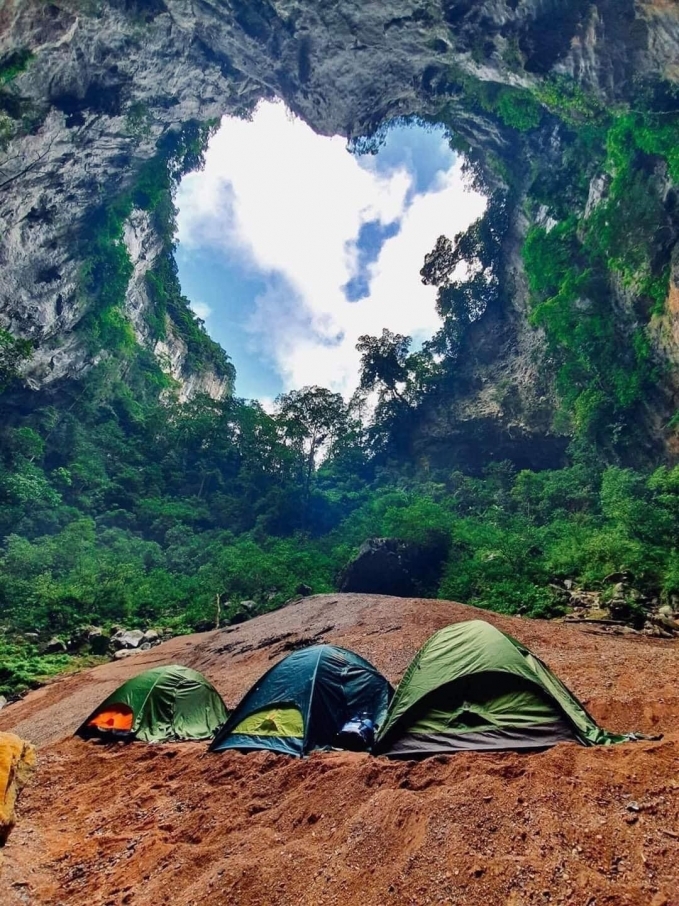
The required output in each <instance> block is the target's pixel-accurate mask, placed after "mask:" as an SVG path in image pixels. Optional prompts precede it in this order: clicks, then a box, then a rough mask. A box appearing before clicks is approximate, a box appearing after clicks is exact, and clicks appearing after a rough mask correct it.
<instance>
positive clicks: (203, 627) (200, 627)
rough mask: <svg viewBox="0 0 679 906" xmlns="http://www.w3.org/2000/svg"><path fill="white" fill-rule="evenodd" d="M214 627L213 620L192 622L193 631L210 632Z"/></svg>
mask: <svg viewBox="0 0 679 906" xmlns="http://www.w3.org/2000/svg"><path fill="white" fill-rule="evenodd" d="M214 628H215V622H214V620H198V622H196V623H194V624H193V631H194V632H212V630H213V629H214Z"/></svg>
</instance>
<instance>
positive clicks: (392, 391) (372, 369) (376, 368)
mask: <svg viewBox="0 0 679 906" xmlns="http://www.w3.org/2000/svg"><path fill="white" fill-rule="evenodd" d="M411 342H412V341H411V339H410V337H404V336H403V335H402V334H400V333H392V332H391V331H390V330H387V328H386V327H385V328H384V330H383V331H382V336H381V337H371V336H368V335H367V334H364V335H363V336H362V337H359V338H358V343H357V344H356V349H357V350H358V351H359V352H360V353H361V380H360V384H359V387H360V389H361V390H363V391H366V392H372V391H374V390H376V391H377V392H378V393H379V396H380V401H383V400H384V399H385V398H388V397H392V398H395V399H397V400H401V401H403V402H405V399H404V396H403V391H402V390H400V389H399V386H402V385H405V384H406V383H407V381H408V350H409V349H410V343H411Z"/></svg>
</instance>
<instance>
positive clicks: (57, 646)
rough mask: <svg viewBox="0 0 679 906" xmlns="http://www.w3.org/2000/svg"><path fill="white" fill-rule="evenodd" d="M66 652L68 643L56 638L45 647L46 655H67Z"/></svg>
mask: <svg viewBox="0 0 679 906" xmlns="http://www.w3.org/2000/svg"><path fill="white" fill-rule="evenodd" d="M66 651H67V647H66V642H64V641H63V640H62V639H58V638H57V637H56V636H54V637H53V638H51V639H50V640H49V642H48V643H47V644H46V645H45V654H66Z"/></svg>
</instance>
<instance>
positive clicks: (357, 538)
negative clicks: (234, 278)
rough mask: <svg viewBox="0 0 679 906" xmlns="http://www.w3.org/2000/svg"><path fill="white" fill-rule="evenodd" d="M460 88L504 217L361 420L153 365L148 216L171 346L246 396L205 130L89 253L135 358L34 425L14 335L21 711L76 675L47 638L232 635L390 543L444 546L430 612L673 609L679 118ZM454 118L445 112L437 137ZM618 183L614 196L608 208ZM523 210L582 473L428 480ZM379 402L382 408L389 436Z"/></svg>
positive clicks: (531, 277) (381, 365)
mask: <svg viewBox="0 0 679 906" xmlns="http://www.w3.org/2000/svg"><path fill="white" fill-rule="evenodd" d="M445 88H446V92H447V93H448V94H450V93H451V92H452V93H453V94H455V93H457V99H456V103H464V104H465V105H467V106H468V107H469V108H470V109H480V110H482V111H483V112H484V113H485V114H488V115H491V116H496V117H497V118H498V119H499V121H500V122H501V123H502V124H503V125H504V126H506V127H509V129H510V130H511V134H513V135H514V137H515V141H516V145H515V147H514V149H513V152H512V153H513V160H514V161H515V163H516V166H515V167H514V169H512V166H511V162H512V158H510V159H509V160H508V161H502V162H500V161H492V160H491V161H490V169H491V171H494V172H493V173H492V174H491V175H490V176H489V171H488V169H487V168H486V171H485V174H484V167H483V166H482V165H481V163H480V162H479V161H478V160H475V158H474V154H473V149H466V150H467V157H468V161H469V164H468V166H469V168H470V171H471V173H472V176H473V178H475V179H476V180H477V182H481V183H482V184H483V185H484V187H485V188H486V191H487V194H488V196H489V203H488V207H487V211H486V214H485V215H484V216H483V217H482V218H481V220H480V221H479V222H478V223H476V224H474V225H473V226H472V227H471V228H470V230H469V231H468V232H467V233H466V234H464V235H462V236H457V237H454V239H453V240H451V239H448V238H446V237H441V239H440V240H439V242H438V244H437V246H436V248H435V249H434V250H433V251H432V253H431V254H430V255H428V256H427V259H426V261H425V262H424V266H423V269H422V278H423V280H424V281H425V282H428V283H431V284H432V285H435V286H437V287H438V288H439V289H438V292H439V295H438V305H439V312H440V314H441V318H442V327H441V330H440V331H439V333H438V334H437V335H436V336H435V337H434V338H433V339H432V340H431V341H430V342H429V343H426V344H425V345H424V347H423V348H422V349H420V350H418V351H416V352H411V350H410V340H409V338H407V337H402V336H398V335H393V334H391V333H389V331H386V330H385V331H384V332H383V334H382V336H381V337H369V336H366V337H362V338H361V341H360V343H359V347H358V348H359V351H360V352H361V356H362V371H361V377H360V386H359V389H358V390H357V393H356V395H355V396H354V398H353V399H352V400H351V401H350V402H346V401H344V400H343V399H342V398H341V397H339V396H338V395H336V394H332V393H330V392H329V391H327V390H324V389H322V388H318V387H309V388H302V389H301V390H298V391H293V392H291V393H288V394H285V395H284V396H282V397H281V398H280V399H279V400H278V401H277V406H276V411H275V412H274V413H273V414H268V413H267V412H265V411H264V410H263V409H262V408H261V407H260V406H259V405H258V404H257V403H256V402H246V401H243V400H240V399H237V398H235V397H229V398H227V399H226V400H224V401H223V402H219V403H218V402H214V401H212V400H209V399H207V398H203V399H201V398H198V399H195V400H193V401H191V402H190V403H187V404H185V405H180V404H179V403H178V402H177V399H176V396H175V394H174V387H173V384H172V381H171V380H170V379H169V378H168V377H167V376H166V375H165V374H163V372H162V371H161V370H160V368H159V367H158V365H157V363H156V361H155V359H154V358H153V356H152V355H151V354H150V353H149V352H147V351H144V350H143V349H142V348H141V347H139V346H138V345H137V343H136V342H135V340H134V336H133V334H132V331H131V327H130V325H129V323H128V322H127V321H126V319H125V317H124V315H123V313H122V301H123V298H124V293H125V287H126V285H127V280H128V279H129V273H130V262H129V258H128V256H127V253H126V250H125V246H124V244H123V242H122V231H123V225H124V222H125V220H126V218H127V217H128V216H129V214H130V211H131V210H132V209H133V208H141V209H143V210H145V211H147V212H149V214H150V215H151V216H153V217H154V218H156V224H157V226H158V227H159V229H160V231H161V235H162V236H163V238H164V241H165V243H166V246H165V250H164V254H163V255H161V257H160V258H159V263H158V264H157V266H156V267H155V268H154V269H153V271H152V272H151V273H150V274H149V277H148V282H149V289H150V293H151V298H152V299H153V302H154V310H153V312H152V316H151V319H150V324H151V329H152V331H153V333H154V336H155V337H162V336H163V332H164V330H166V329H167V323H168V321H167V315H169V316H170V317H171V319H172V321H173V323H174V324H175V325H177V326H178V329H179V331H180V333H181V335H182V336H183V338H184V339H185V342H186V343H187V345H188V347H189V350H190V358H191V361H190V365H191V367H192V368H195V369H199V370H200V369H201V368H212V369H216V370H217V371H218V372H219V373H220V374H222V375H224V376H226V377H227V378H229V379H231V380H232V379H233V369H232V366H231V364H230V362H229V361H228V358H227V357H226V356H225V354H224V353H223V351H222V350H220V349H219V347H217V346H216V344H214V343H213V342H212V341H211V340H210V339H209V337H208V336H207V334H206V333H205V331H204V330H203V328H202V326H201V324H200V323H199V322H197V321H196V319H194V318H193V316H192V315H191V313H190V311H189V309H188V304H187V303H186V300H185V299H184V298H183V297H182V295H181V291H180V288H179V285H178V281H177V277H176V270H175V267H174V263H173V257H172V252H173V246H172V241H173V240H172V237H173V234H174V208H173V204H172V190H173V186H174V185H176V183H177V181H178V179H179V178H180V177H181V175H182V174H183V173H184V172H187V171H188V170H189V169H191V168H194V167H196V166H199V165H200V162H201V155H202V148H203V147H204V143H205V140H206V137H207V135H208V134H209V127H199V126H197V125H196V124H190V125H189V126H188V127H187V128H186V129H185V130H184V131H183V132H182V133H180V134H176V135H173V136H170V137H169V138H168V139H166V140H165V142H164V143H163V144H162V145H161V147H160V148H159V153H158V156H157V158H156V159H154V161H152V162H151V163H150V164H149V165H148V166H147V168H146V169H145V170H143V171H142V173H141V174H140V177H139V180H138V182H137V183H136V185H135V186H134V188H133V189H132V190H131V192H129V193H127V194H126V195H125V196H124V197H122V198H119V199H114V200H112V201H111V203H110V204H108V205H107V206H106V207H104V208H103V209H102V210H101V211H99V212H98V214H97V217H96V218H95V220H94V221H93V223H92V224H91V225H90V228H89V230H88V232H87V236H88V238H87V243H86V247H85V258H86V261H87V265H86V267H85V269H84V272H83V275H82V292H83V293H85V294H86V295H87V296H88V298H89V299H90V300H91V308H90V310H91V315H90V317H89V318H88V320H87V321H86V323H85V324H84V327H83V329H84V330H85V331H86V332H87V336H88V338H89V340H90V341H91V342H92V343H93V344H96V345H97V346H98V348H104V349H107V350H109V351H111V350H114V351H115V353H116V355H114V356H109V357H108V358H105V359H104V360H103V361H102V362H101V363H100V364H99V365H98V366H97V367H96V368H95V369H94V370H93V371H91V372H90V373H89V375H88V376H87V377H86V378H85V379H84V380H83V381H81V382H80V383H78V384H77V385H73V386H71V387H67V388H64V389H63V390H62V391H61V395H60V396H59V397H58V398H57V397H54V398H52V399H48V400H46V399H44V398H40V399H38V398H37V397H36V398H35V399H31V401H30V403H29V404H28V411H27V398H26V395H25V394H22V393H20V392H18V391H17V390H16V386H17V385H16V383H15V382H13V377H14V375H15V374H16V370H17V368H18V367H19V364H20V362H21V359H22V358H23V357H25V356H26V355H27V354H28V352H29V349H28V348H26V345H25V344H24V345H21V344H17V343H16V342H15V341H13V340H12V339H11V338H10V337H9V336H8V335H5V334H3V333H1V332H0V390H1V389H3V388H5V394H4V395H2V396H0V538H2V539H3V540H2V546H1V547H0V614H1V616H2V622H3V626H4V635H0V664H1V666H0V693H1V692H3V691H4V692H5V693H7V692H13V691H16V690H19V689H22V688H26V687H27V686H30V685H31V684H33V683H34V682H35V681H36V679H37V678H38V677H39V676H41V675H45V674H47V673H50V672H54V671H57V670H61V669H64V668H65V667H66V666H68V665H69V664H72V660H71V659H70V658H69V657H67V656H66V655H50V656H41V655H39V650H40V649H39V644H38V642H37V640H36V639H35V638H31V640H30V641H29V640H26V638H25V635H24V634H25V633H38V634H39V635H40V638H41V639H42V640H44V639H46V638H47V637H49V636H51V635H53V634H57V635H60V636H61V637H63V638H68V637H69V636H70V635H71V634H73V633H74V632H75V631H76V630H77V629H78V627H81V626H83V625H85V624H98V625H103V626H110V625H112V624H123V625H125V626H126V627H134V626H141V627H143V628H146V627H148V626H169V627H172V628H173V629H174V630H176V631H187V630H191V629H192V628H194V627H197V626H201V625H203V624H204V623H205V622H206V621H210V620H212V619H213V618H214V609H215V607H214V601H215V596H216V595H221V596H222V599H223V601H225V602H229V603H226V604H225V605H224V612H223V616H224V617H225V618H227V619H228V617H229V616H232V615H233V614H235V613H236V611H237V610H238V605H239V602H240V601H241V600H242V599H250V600H254V601H255V602H257V606H258V608H259V610H260V611H265V610H268V609H272V608H275V607H277V606H280V605H281V604H283V603H284V602H285V601H286V600H288V599H289V598H290V597H292V596H294V595H295V593H296V589H297V587H298V586H299V585H300V584H301V583H304V584H307V585H309V586H311V588H312V589H313V591H314V592H324V591H331V590H333V588H334V587H335V582H336V577H337V574H338V572H339V570H340V569H341V568H342V567H343V566H344V565H345V564H346V562H347V560H348V559H349V558H350V556H351V555H352V554H353V553H355V551H356V550H357V548H358V547H359V546H360V544H361V543H362V542H363V541H364V540H365V539H366V538H367V537H370V536H397V537H401V538H404V539H409V540H414V541H426V540H428V539H429V538H431V537H438V538H440V537H445V538H446V539H447V541H448V542H449V545H450V546H449V554H448V558H447V561H446V564H445V568H444V572H443V576H442V578H441V581H440V584H439V586H438V587H437V588H432V589H431V594H432V595H439V596H441V597H445V598H453V599H456V600H460V601H465V602H468V603H473V604H477V605H480V606H482V607H487V608H492V609H494V610H498V611H502V612H507V613H519V614H525V615H527V616H550V615H555V614H557V613H558V612H559V610H560V606H561V605H560V603H559V601H560V599H559V597H558V596H557V595H556V594H555V592H554V588H553V587H552V585H553V583H554V582H557V581H560V580H564V579H572V580H574V581H576V582H578V583H581V584H583V585H584V586H587V587H594V588H596V587H598V586H599V585H600V583H602V581H603V579H604V578H605V576H606V575H607V574H609V573H612V572H614V571H618V570H623V569H624V570H629V571H631V572H632V573H633V574H634V576H635V579H636V583H637V586H638V587H639V588H641V589H642V590H644V591H645V592H647V593H648V594H650V595H656V596H658V597H661V598H670V597H671V596H673V595H679V551H677V547H676V543H677V538H679V467H675V468H668V467H666V466H661V467H660V468H652V467H650V466H649V465H648V460H647V459H645V460H643V459H641V458H637V459H636V460H635V458H634V450H635V445H636V444H637V442H638V439H639V433H638V432H639V431H640V430H641V429H640V425H641V424H642V421H643V419H642V412H643V401H644V397H645V394H648V393H651V392H652V391H653V387H654V386H655V385H656V384H657V383H658V381H660V380H662V374H661V373H660V371H659V368H658V364H657V362H655V361H654V358H653V355H652V352H651V344H650V342H649V336H650V333H649V331H651V330H653V329H657V327H658V324H659V323H660V322H661V321H662V317H663V313H664V305H665V299H666V297H667V293H668V285H669V267H670V261H669V254H670V248H671V241H670V240H671V239H673V238H674V235H675V233H674V231H675V230H676V226H677V225H676V219H675V218H676V214H675V202H676V193H675V188H674V187H675V186H676V184H677V183H678V182H679V158H678V157H677V148H679V113H678V112H677V111H678V110H679V104H678V102H677V98H676V95H675V93H674V92H672V91H670V90H669V89H667V88H666V86H654V87H652V88H649V87H644V88H640V90H639V97H638V99H637V100H636V102H635V104H634V105H627V106H626V107H622V106H621V108H620V109H619V110H610V109H606V110H603V109H602V108H601V107H600V105H599V104H598V103H597V102H596V100H594V99H592V98H589V97H588V96H586V95H585V94H583V93H582V91H581V90H580V89H577V87H575V86H572V85H569V84H568V83H566V82H563V81H553V82H547V83H545V84H543V86H542V87H541V88H540V89H539V91H536V92H534V93H528V92H525V91H522V90H518V89H507V88H504V87H502V86H493V85H488V84H486V85H482V84H480V83H471V82H470V81H469V79H467V78H465V79H461V77H460V76H459V74H455V73H452V74H450V77H449V82H448V84H447V86H445ZM441 92H442V93H443V89H441ZM448 116H450V111H449V110H448V109H447V108H444V109H442V111H441V114H440V116H439V117H438V119H440V120H442V121H444V122H445V121H446V118H447V117H448ZM546 117H549V118H551V119H552V120H553V122H554V124H555V128H556V129H558V130H560V132H559V135H560V139H559V144H558V150H557V151H556V152H555V155H556V156H555V159H554V160H553V161H552V163H551V165H550V167H549V168H548V172H547V171H546V170H545V169H544V168H534V169H533V170H532V171H530V172H528V173H527V172H526V171H527V169H529V168H526V167H525V165H524V164H525V160H532V159H535V155H534V154H532V150H531V142H532V135H533V132H534V131H535V130H536V129H537V128H538V127H539V126H540V124H541V123H542V122H543V121H544V118H546ZM453 141H457V143H458V145H459V144H460V143H459V141H458V140H456V139H453ZM533 150H534V149H533ZM485 164H486V165H488V164H489V162H488V161H486V162H485ZM498 174H499V175H498ZM594 177H599V178H600V185H601V192H600V198H599V199H598V200H597V203H593V202H592V201H591V199H590V204H589V205H588V196H589V191H590V184H591V181H592V179H593V178H594ZM517 199H518V200H519V203H520V204H521V205H522V206H523V207H524V209H525V211H526V213H527V214H528V215H529V217H530V219H531V221H532V222H533V223H534V225H533V226H532V227H531V228H530V230H529V231H528V234H527V236H526V238H525V242H524V246H523V259H524V263H525V269H526V274H527V278H528V283H529V287H530V294H531V302H530V304H531V317H532V320H533V322H534V324H535V326H536V328H540V329H542V330H543V331H544V333H545V336H546V338H547V345H548V350H547V354H548V356H549V359H548V360H547V361H545V363H544V367H545V368H548V369H549V370H550V373H555V374H556V388H555V390H556V395H557V405H556V406H555V412H554V425H553V429H554V431H555V432H557V433H561V434H562V435H563V436H564V437H567V438H569V439H570V447H569V451H568V456H567V462H566V463H565V464H564V466H563V468H560V469H551V470H546V471H541V472H534V471H525V470H519V469H517V468H516V466H515V465H514V464H512V463H511V462H501V463H492V464H490V465H485V466H484V464H483V463H479V464H478V465H477V467H476V468H475V469H474V470H473V471H470V469H468V468H467V469H466V470H465V469H464V468H462V467H461V466H460V464H459V463H458V462H456V460H455V456H454V451H452V452H451V459H450V463H449V465H448V466H447V467H441V468H436V469H431V468H425V466H424V464H421V463H418V462H417V461H413V459H412V455H411V452H412V451H411V448H410V447H409V445H408V438H409V437H410V436H411V434H412V433H413V432H414V431H415V430H416V428H417V425H418V419H419V418H420V416H421V412H422V411H423V407H425V406H426V404H427V401H428V400H429V399H430V398H431V396H432V394H434V395H435V394H436V392H437V390H439V389H440V388H441V387H442V386H445V387H446V389H447V391H452V392H454V388H455V381H456V373H457V372H456V366H457V364H458V363H459V362H460V361H461V357H463V356H464V354H465V348H466V347H465V341H466V337H467V336H468V332H469V330H470V329H471V327H472V325H474V324H475V323H476V322H477V321H479V320H480V319H481V318H483V316H484V314H485V313H486V312H487V311H488V310H489V308H491V307H493V306H496V305H501V304H502V300H503V296H504V294H505V293H507V292H509V291H510V290H511V288H510V287H508V286H506V285H503V249H504V244H505V242H506V240H507V235H508V230H509V228H510V218H509V210H510V208H511V206H512V205H514V204H516V203H517ZM460 262H465V263H466V264H467V265H468V271H467V273H466V275H465V276H464V278H460V277H459V272H458V271H457V270H456V268H457V265H458V264H459V263H460ZM614 285H615V286H616V287H617V288H620V287H623V288H624V291H625V292H626V294H627V297H628V298H629V305H628V306H627V309H626V311H625V312H624V313H623V312H621V311H620V310H619V309H616V310H615V311H614V309H613V306H614V302H613V294H612V292H611V287H612V286H614ZM369 397H372V398H375V399H376V400H377V405H376V408H375V409H374V412H373V414H372V415H371V416H370V418H368V419H366V418H364V417H362V416H363V413H364V412H365V411H366V400H367V399H368V398H369ZM674 428H675V425H674V422H672V423H670V424H669V425H668V426H667V431H672V430H674ZM631 606H632V605H631Z"/></svg>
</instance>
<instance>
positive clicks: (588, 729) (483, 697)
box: [375, 620, 629, 758]
mask: <svg viewBox="0 0 679 906" xmlns="http://www.w3.org/2000/svg"><path fill="white" fill-rule="evenodd" d="M627 738H629V737H625V736H617V735H615V734H612V733H607V732H606V731H605V730H602V729H601V728H600V727H599V726H597V724H596V723H595V721H594V720H593V718H592V717H590V715H589V714H588V713H587V711H586V710H585V708H584V707H583V706H582V705H581V704H580V702H579V701H578V700H577V699H576V698H575V696H573V695H572V694H571V693H570V692H569V690H568V689H567V688H566V687H565V686H564V685H563V683H561V682H560V681H559V680H558V679H557V678H556V677H555V676H554V674H553V673H552V672H551V670H550V669H549V668H548V667H547V666H546V665H545V664H543V662H542V661H541V660H540V659H539V658H537V657H535V655H533V654H531V652H530V651H529V650H528V649H527V648H525V647H524V646H523V645H522V644H521V643H520V642H517V641H516V639H513V638H512V637H511V636H509V635H505V633H503V632H500V630H499V629H496V628H495V627H494V626H491V625H490V623H486V622H484V621H483V620H470V621H469V622H465V623H456V624H454V625H452V626H447V627H446V628H445V629H442V630H440V632H437V633H435V634H434V635H433V636H432V637H431V638H430V639H429V640H428V641H427V642H426V643H425V644H424V645H423V646H422V648H421V649H420V650H419V652H418V653H417V654H416V655H415V658H414V659H413V661H412V662H411V664H410V666H409V667H408V669H407V670H406V672H405V674H404V676H403V679H402V680H401V682H400V684H399V686H398V688H397V690H396V694H395V695H394V698H393V700H392V703H391V706H390V708H389V711H388V713H387V716H386V719H385V722H384V724H383V725H382V728H381V730H380V732H379V735H378V739H377V743H376V745H375V754H386V755H391V756H394V757H406V758H408V757H410V758H412V757H418V756H423V755H432V754H437V753H438V754H445V753H447V752H454V751H459V750H464V749H529V748H544V747H546V746H551V745H554V744H556V743H558V742H565V741H570V742H577V743H580V744H581V745H585V746H589V745H607V744H610V743H614V742H622V741H623V740H624V739H627Z"/></svg>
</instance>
